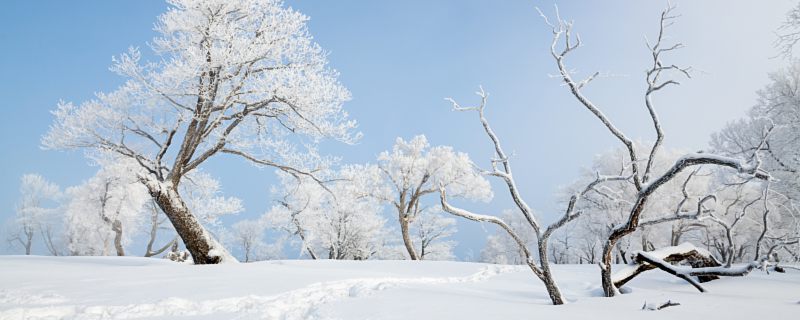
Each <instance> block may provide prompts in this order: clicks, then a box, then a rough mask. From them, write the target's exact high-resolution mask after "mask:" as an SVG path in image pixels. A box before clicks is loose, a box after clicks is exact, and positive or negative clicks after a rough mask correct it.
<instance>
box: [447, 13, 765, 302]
mask: <svg viewBox="0 0 800 320" xmlns="http://www.w3.org/2000/svg"><path fill="white" fill-rule="evenodd" d="M672 10H673V7H671V6H670V7H669V8H667V9H666V10H664V11H663V12H662V14H661V20H660V31H659V35H658V38H657V40H656V42H655V43H652V44H651V43H648V48H649V49H650V51H651V54H652V58H653V65H652V67H651V68H650V69H648V70H647V72H646V77H645V78H646V83H647V89H646V91H645V95H644V98H645V99H644V100H645V106H646V108H647V110H648V112H649V114H650V119H651V120H652V123H653V127H654V129H655V131H656V140H655V143H654V144H653V145H652V147H651V148H649V149H650V150H648V152H647V154H648V156H647V158H640V156H639V153H638V152H637V148H636V146H635V144H634V142H633V140H631V139H630V138H629V137H628V136H627V135H626V134H625V133H623V132H622V131H621V130H619V128H617V127H616V126H615V125H614V124H613V122H612V121H611V120H610V119H609V118H608V117H607V116H606V115H605V114H604V113H603V112H602V111H601V110H600V109H599V108H598V107H597V105H595V104H594V103H593V102H592V101H591V100H590V99H589V98H587V97H586V96H585V95H584V94H583V92H582V89H583V88H584V87H585V86H586V85H587V84H589V83H590V82H591V81H592V80H593V79H595V78H596V77H597V75H598V73H594V74H592V75H590V76H589V77H588V78H586V79H584V80H579V81H575V80H574V79H573V74H572V73H571V72H570V71H569V70H570V69H569V68H568V67H567V66H566V64H565V58H566V56H567V55H568V54H569V53H570V52H572V51H574V50H575V49H577V48H578V47H580V46H581V41H580V38H578V37H573V35H572V23H571V22H569V21H566V20H563V19H561V17H560V16H558V15H557V17H556V18H557V19H556V20H555V21H554V22H551V21H550V20H549V19H548V18H547V17H546V16H545V15H544V14H543V13H541V11H540V15H541V16H542V17H543V18H544V20H545V23H546V24H547V25H548V26H550V27H551V31H552V34H553V40H552V44H551V47H550V48H551V55H552V57H553V59H554V60H555V62H556V66H557V68H558V71H559V74H558V78H560V80H562V81H563V82H564V84H565V86H566V87H567V88H568V89H569V91H570V93H571V94H572V96H573V97H574V98H576V99H577V100H578V102H579V103H580V105H582V106H583V107H585V108H586V109H587V110H588V111H590V112H591V113H592V114H593V115H594V116H595V117H596V118H597V119H598V120H599V121H600V122H601V123H602V124H603V125H604V126H605V127H606V129H608V130H609V132H610V133H611V134H612V135H613V136H614V137H615V138H617V139H618V140H619V141H620V142H622V144H623V145H624V146H625V148H626V150H627V159H626V160H627V164H626V165H627V166H630V172H631V175H630V176H622V175H614V176H605V175H601V174H600V173H598V174H596V178H595V179H594V180H593V181H591V182H589V183H588V184H587V185H586V187H585V188H579V190H578V191H577V192H575V193H574V194H573V195H572V196H571V197H570V199H569V201H568V202H567V205H566V209H565V212H564V214H563V215H562V216H561V218H559V219H558V220H557V221H556V222H555V223H553V224H551V225H550V226H548V227H547V228H544V227H543V226H542V224H541V223H540V222H539V221H538V219H537V218H536V217H535V216H534V215H533V212H532V210H531V209H530V207H529V206H528V204H527V203H526V202H525V201H524V200H523V199H522V197H521V196H520V193H519V190H518V187H517V184H516V181H515V179H514V176H513V174H512V170H511V165H510V160H509V158H508V156H507V155H506V154H505V152H504V150H503V148H502V146H501V143H500V140H499V138H498V137H497V135H496V134H495V132H494V131H493V130H492V128H491V126H490V125H489V122H488V121H487V120H486V117H485V116H484V109H485V106H486V100H487V97H488V96H487V94H486V93H485V92H484V91H483V90H482V89H481V91H480V92H478V95H479V96H480V97H481V103H480V105H478V106H475V107H462V106H460V105H459V104H458V103H456V102H455V101H453V100H452V99H449V100H450V102H451V103H452V104H453V107H454V109H455V110H458V111H474V112H476V113H478V115H479V119H480V122H481V124H482V126H483V129H484V131H485V132H486V134H487V136H488V137H489V139H490V140H491V141H492V144H493V145H494V148H495V157H494V158H493V159H492V161H491V163H492V170H489V171H486V174H488V175H491V176H495V177H498V178H500V179H501V180H503V181H504V182H505V183H506V185H507V186H508V190H509V193H510V194H511V198H512V199H513V201H514V203H515V205H516V206H517V208H518V209H519V212H520V213H521V214H522V215H523V217H524V218H525V220H526V221H527V222H528V225H529V226H530V228H531V229H532V230H533V232H534V234H535V235H536V239H537V243H538V245H537V249H538V257H536V256H534V255H532V254H531V252H530V250H529V249H528V245H527V244H526V243H525V242H523V241H522V240H521V239H520V237H519V236H518V235H517V234H516V232H515V231H514V230H513V229H512V228H510V227H509V226H508V224H507V223H506V222H505V221H503V220H502V219H500V218H498V217H496V216H490V215H479V214H475V213H472V212H469V211H467V210H464V209H461V208H456V207H454V206H452V205H450V204H449V203H448V202H447V196H446V192H445V191H446V190H444V189H443V190H441V202H442V207H443V208H444V210H445V211H447V212H450V213H452V214H454V215H457V216H461V217H464V218H467V219H471V220H474V221H483V222H491V223H494V224H497V225H498V226H500V227H502V228H503V229H504V230H505V231H506V232H507V233H508V234H509V235H510V236H511V237H512V238H513V239H514V240H515V242H516V243H517V245H518V246H519V247H520V248H521V249H522V250H523V252H524V253H525V257H526V262H527V265H528V266H529V267H530V269H531V271H533V273H534V274H535V275H536V276H537V277H538V278H539V279H540V280H541V281H542V282H543V283H544V285H545V287H546V289H547V292H548V294H549V296H550V299H551V300H552V302H553V304H562V303H563V302H564V299H563V297H562V295H561V292H560V290H559V288H558V285H557V284H556V282H555V280H554V279H553V275H552V272H551V271H550V262H549V260H548V256H547V255H548V240H549V239H550V236H552V234H553V233H554V232H555V231H556V230H558V229H559V228H561V227H563V226H564V225H566V224H567V223H569V222H571V221H572V220H575V219H577V218H578V217H579V216H580V215H581V214H582V213H583V212H582V211H581V210H579V209H578V210H576V204H578V203H580V202H582V201H583V199H584V197H585V196H586V195H587V194H588V193H590V192H595V190H597V189H596V188H597V187H598V186H602V185H603V184H605V183H608V182H614V181H617V182H618V181H626V180H631V181H632V184H633V186H634V190H635V191H636V192H635V194H634V195H633V196H632V197H630V198H629V199H628V202H629V203H630V205H629V206H628V208H629V210H627V214H626V215H625V216H626V218H625V222H624V223H622V224H620V225H618V226H615V227H614V229H613V230H612V231H611V232H610V235H609V236H608V238H607V239H606V240H604V242H603V250H602V255H601V263H602V264H601V266H602V267H601V279H602V286H603V291H604V293H605V295H606V296H614V295H616V294H617V293H618V291H617V288H616V287H615V286H614V284H613V283H612V279H611V264H612V262H613V260H612V259H613V257H612V252H613V250H614V248H615V247H616V244H617V243H618V242H619V241H620V240H621V239H623V238H625V237H626V236H628V235H630V234H631V233H633V232H635V231H637V230H638V229H639V227H640V218H641V214H642V213H643V212H644V209H645V208H646V207H647V205H648V203H649V200H651V198H652V196H653V195H654V193H655V192H656V191H658V190H659V189H660V188H661V187H663V186H664V185H665V184H667V183H668V182H670V181H672V180H673V179H675V178H676V177H677V176H678V174H679V173H681V172H682V171H684V170H685V169H687V168H690V167H693V166H699V165H704V164H709V165H716V166H721V167H729V168H732V169H734V170H735V171H737V172H738V173H739V174H741V175H743V176H747V177H748V178H758V179H769V175H768V174H766V173H765V172H764V171H762V170H761V169H760V168H759V166H758V164H759V162H758V159H757V158H755V159H753V158H751V159H749V160H751V161H750V162H749V163H746V162H744V161H741V160H738V159H733V158H729V157H723V156H717V155H709V154H705V153H693V154H687V155H684V156H682V157H680V158H678V159H677V160H676V161H675V162H674V163H673V164H672V165H671V166H668V168H667V169H666V170H665V171H663V172H661V173H660V174H656V173H655V172H654V170H653V168H654V165H653V164H654V162H655V161H656V159H657V155H658V153H659V152H660V147H661V143H662V141H663V138H664V134H663V132H662V130H661V125H660V121H659V118H658V115H657V113H656V110H655V107H654V105H653V101H652V95H653V93H655V92H658V91H660V90H661V89H663V88H665V87H666V86H669V85H672V84H677V82H676V81H675V80H664V79H663V77H666V73H668V72H671V71H676V72H679V73H681V74H685V75H688V70H687V69H684V68H680V67H678V66H675V65H668V64H665V63H663V61H662V57H661V55H662V54H663V53H665V52H669V51H672V50H675V49H678V48H680V47H681V45H680V44H677V45H674V46H672V47H665V46H664V44H662V40H663V35H664V29H665V27H666V26H668V25H669V23H670V20H671V19H674V18H675V17H674V16H673V15H672V13H671V12H672ZM559 47H561V48H559ZM643 160H644V161H643ZM643 165H644V166H643ZM704 201H708V200H707V199H703V200H701V201H700V202H699V203H700V204H699V205H698V209H697V211H698V212H696V213H695V214H688V215H692V216H694V215H697V214H699V212H700V211H702V210H704V209H703V208H704V207H703V206H702V203H703V202H704ZM678 218H680V217H668V218H667V219H678ZM661 222H663V221H662V219H657V220H653V221H648V224H650V223H654V224H655V223H661ZM537 259H538V261H537Z"/></svg>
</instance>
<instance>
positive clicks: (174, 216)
mask: <svg viewBox="0 0 800 320" xmlns="http://www.w3.org/2000/svg"><path fill="white" fill-rule="evenodd" d="M147 187H148V189H149V191H150V195H151V196H152V197H153V199H154V200H155V201H156V203H157V204H158V207H159V208H161V211H163V212H164V214H165V215H166V216H167V218H168V219H169V220H170V222H171V223H172V226H174V227H175V231H176V232H177V233H178V236H180V237H181V240H183V244H184V245H185V246H186V249H187V250H189V253H191V255H192V260H193V261H194V263H195V264H217V263H220V262H222V261H223V256H221V255H220V254H225V253H224V252H215V254H212V253H211V250H212V249H216V250H224V249H223V248H215V247H214V245H213V243H214V240H213V239H211V236H210V235H209V234H207V232H206V230H205V228H203V226H202V225H201V224H200V221H198V220H197V218H196V217H195V216H194V215H193V214H191V213H190V212H189V208H188V207H186V203H184V202H183V199H181V197H180V195H179V194H178V191H177V190H176V189H175V188H174V187H173V186H167V185H163V184H156V185H153V184H152V183H148V184H147Z"/></svg>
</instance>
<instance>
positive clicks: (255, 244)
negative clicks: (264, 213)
mask: <svg viewBox="0 0 800 320" xmlns="http://www.w3.org/2000/svg"><path fill="white" fill-rule="evenodd" d="M264 229H265V227H264V224H263V223H262V222H261V220H241V221H238V222H236V223H234V224H233V226H231V233H232V234H231V238H232V239H231V242H233V243H234V244H235V245H237V246H238V247H239V248H241V250H242V252H243V254H244V262H250V261H257V260H259V258H260V257H259V252H260V251H261V250H263V249H262V248H264V247H265V244H264V241H263V240H262V239H263V237H264V231H265V230H264Z"/></svg>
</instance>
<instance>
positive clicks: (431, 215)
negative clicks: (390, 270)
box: [410, 207, 456, 260]
mask: <svg viewBox="0 0 800 320" xmlns="http://www.w3.org/2000/svg"><path fill="white" fill-rule="evenodd" d="M455 225H456V220H455V219H453V218H449V217H443V216H442V215H441V213H440V210H439V208H438V207H433V208H429V209H426V210H422V212H420V213H419V215H418V216H417V218H416V219H414V222H413V223H412V224H411V227H410V228H411V233H412V234H413V236H414V240H415V242H416V243H417V245H418V246H419V250H418V251H417V252H419V259H420V260H452V259H453V258H454V257H455V256H454V255H453V247H455V245H456V242H455V241H453V240H448V237H450V236H451V235H453V234H455V233H456V226H455Z"/></svg>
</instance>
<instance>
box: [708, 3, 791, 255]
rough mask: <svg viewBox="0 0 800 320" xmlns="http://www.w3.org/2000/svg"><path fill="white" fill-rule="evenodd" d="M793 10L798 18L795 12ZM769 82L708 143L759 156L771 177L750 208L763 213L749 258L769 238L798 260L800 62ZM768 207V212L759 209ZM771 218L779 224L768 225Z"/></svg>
mask: <svg viewBox="0 0 800 320" xmlns="http://www.w3.org/2000/svg"><path fill="white" fill-rule="evenodd" d="M798 8H800V7H798ZM793 12H794V14H797V9H795V11H793ZM770 80H771V82H770V83H769V84H768V85H767V86H765V87H764V88H763V89H761V90H759V91H758V97H759V99H758V101H757V103H756V105H755V106H754V107H753V108H751V110H750V112H749V114H748V116H747V117H746V118H745V119H741V120H738V121H734V122H731V123H729V124H728V125H726V127H725V128H723V129H722V130H720V131H719V132H718V133H716V134H714V135H713V136H712V143H711V144H712V147H713V148H714V149H715V152H719V153H721V154H726V155H729V156H737V157H751V158H757V159H758V160H759V161H760V162H761V166H762V167H764V168H765V170H768V171H769V172H770V174H771V175H772V176H773V177H775V179H773V181H770V183H769V184H768V188H767V190H768V192H764V199H763V200H764V201H766V202H768V203H766V206H756V207H754V209H756V210H760V211H761V214H760V217H759V218H758V220H760V221H761V222H760V224H761V225H762V226H761V234H760V235H759V236H758V237H757V238H756V239H755V240H756V241H755V242H756V246H755V247H754V248H753V249H754V252H753V254H754V255H761V253H762V252H763V251H762V248H761V247H762V242H763V241H764V240H767V242H771V244H770V245H769V246H770V247H772V246H777V247H776V248H777V249H784V250H785V253H787V254H789V255H791V256H795V257H796V256H798V254H799V253H800V244H799V242H800V228H798V227H797V226H798V224H799V223H798V220H800V209H799V208H800V140H798V139H797V137H798V136H800V89H798V85H800V63H797V62H794V63H793V64H792V65H790V66H789V67H787V68H784V69H782V70H780V71H778V72H774V73H772V74H770ZM765 128H771V131H770V134H769V135H768V136H767V138H766V139H761V137H762V136H764V131H765ZM767 207H771V208H772V209H770V210H762V209H766V208H767ZM771 220H775V222H779V223H773V224H771V226H770V224H768V222H769V221H771ZM729 222H732V221H729ZM768 229H772V230H771V231H770V230H768ZM764 249H767V251H773V250H774V249H773V250H769V249H768V248H764ZM760 258H761V257H754V259H760Z"/></svg>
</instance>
